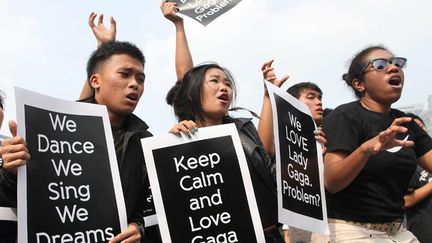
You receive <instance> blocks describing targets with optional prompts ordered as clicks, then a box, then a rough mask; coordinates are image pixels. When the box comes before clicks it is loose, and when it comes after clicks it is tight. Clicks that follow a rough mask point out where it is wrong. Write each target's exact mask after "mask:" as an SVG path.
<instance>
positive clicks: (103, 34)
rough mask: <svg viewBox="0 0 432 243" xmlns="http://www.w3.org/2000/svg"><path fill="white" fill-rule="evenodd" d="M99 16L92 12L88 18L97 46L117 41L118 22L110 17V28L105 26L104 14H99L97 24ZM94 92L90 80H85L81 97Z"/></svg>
mask: <svg viewBox="0 0 432 243" xmlns="http://www.w3.org/2000/svg"><path fill="white" fill-rule="evenodd" d="M96 17H97V13H95V12H91V13H90V16H89V19H88V25H89V26H90V29H91V30H92V32H93V34H94V36H95V38H96V41H97V47H98V48H99V47H100V46H101V45H102V44H104V43H107V42H110V41H115V39H116V34H117V23H116V21H115V20H114V18H113V17H110V23H111V26H110V28H107V27H105V25H104V23H103V18H104V16H103V14H101V15H99V18H98V23H97V24H95V19H96ZM92 94H93V90H92V88H91V87H90V84H89V82H88V81H87V80H86V81H85V82H84V86H83V88H82V90H81V94H80V97H79V98H80V99H85V98H88V97H90V96H91V95H92Z"/></svg>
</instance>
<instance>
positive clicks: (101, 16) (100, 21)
mask: <svg viewBox="0 0 432 243" xmlns="http://www.w3.org/2000/svg"><path fill="white" fill-rule="evenodd" d="M103 16H104V15H103V14H101V15H99V18H98V25H103Z"/></svg>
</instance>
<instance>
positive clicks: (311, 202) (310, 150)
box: [266, 82, 328, 234]
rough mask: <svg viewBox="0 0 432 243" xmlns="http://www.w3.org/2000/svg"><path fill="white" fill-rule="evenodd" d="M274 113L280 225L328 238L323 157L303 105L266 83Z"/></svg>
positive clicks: (309, 117) (308, 115)
mask: <svg viewBox="0 0 432 243" xmlns="http://www.w3.org/2000/svg"><path fill="white" fill-rule="evenodd" d="M266 86H267V89H268V91H269V95H270V101H271V105H272V112H273V130H274V131H273V134H275V145H276V146H275V150H276V181H277V185H278V215H279V222H281V223H284V224H288V225H292V226H294V227H297V228H301V229H305V230H309V231H312V232H318V233H323V234H328V226H327V210H326V208H327V207H326V202H325V191H324V178H323V156H322V149H321V145H320V144H319V143H318V142H317V141H316V139H315V135H314V131H315V130H316V129H317V128H316V125H315V122H314V120H313V118H312V116H311V114H310V111H309V108H308V106H307V105H306V104H304V103H302V102H300V101H299V100H297V99H296V98H294V97H293V96H291V95H290V94H288V93H286V91H285V90H282V89H280V88H278V87H276V86H275V85H273V84H271V83H269V82H266Z"/></svg>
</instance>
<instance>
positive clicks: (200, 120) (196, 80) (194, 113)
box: [161, 1, 283, 243]
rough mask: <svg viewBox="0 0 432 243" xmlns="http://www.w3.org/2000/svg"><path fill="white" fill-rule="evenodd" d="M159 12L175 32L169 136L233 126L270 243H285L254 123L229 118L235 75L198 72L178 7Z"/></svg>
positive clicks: (204, 68)
mask: <svg viewBox="0 0 432 243" xmlns="http://www.w3.org/2000/svg"><path fill="white" fill-rule="evenodd" d="M161 10H162V13H163V15H164V16H165V17H166V18H167V19H168V20H170V21H171V22H173V23H174V25H175V28H176V54H175V60H176V61H175V67H176V75H177V82H176V83H175V85H174V86H173V87H172V88H171V90H170V91H169V92H168V94H167V97H166V101H167V103H168V104H169V105H171V106H172V107H173V109H174V113H175V115H176V117H177V120H178V121H179V123H177V124H176V125H175V126H174V127H173V128H172V129H171V130H170V132H171V133H174V134H189V133H194V132H195V131H196V129H198V128H200V127H207V126H213V125H221V124H227V123H234V124H235V125H236V127H237V131H238V132H239V135H240V140H241V142H242V146H243V150H244V152H245V155H246V159H247V163H248V167H249V172H250V176H251V180H252V184H253V188H254V192H255V196H256V200H257V205H258V211H259V214H260V218H261V223H262V227H263V231H264V235H265V238H266V242H268V243H282V242H283V239H282V237H281V234H280V233H279V230H278V222H277V203H276V181H275V164H274V161H272V160H271V158H270V156H269V155H268V154H267V153H266V151H265V150H264V147H263V145H262V142H261V139H260V138H259V136H258V133H257V130H256V128H255V126H254V125H253V123H252V122H251V119H246V118H233V117H231V116H229V115H228V110H229V108H230V106H231V104H232V101H233V100H234V98H235V96H236V88H235V82H234V79H233V77H232V75H231V73H230V72H229V71H228V70H227V69H226V68H223V67H221V66H220V65H218V64H216V63H205V64H201V65H197V66H195V67H194V66H193V61H192V56H191V54H190V50H189V47H188V43H187V39H186V34H185V30H184V24H183V20H182V18H181V17H180V16H178V15H177V11H178V10H177V8H176V4H175V3H172V2H166V1H163V2H162V3H161Z"/></svg>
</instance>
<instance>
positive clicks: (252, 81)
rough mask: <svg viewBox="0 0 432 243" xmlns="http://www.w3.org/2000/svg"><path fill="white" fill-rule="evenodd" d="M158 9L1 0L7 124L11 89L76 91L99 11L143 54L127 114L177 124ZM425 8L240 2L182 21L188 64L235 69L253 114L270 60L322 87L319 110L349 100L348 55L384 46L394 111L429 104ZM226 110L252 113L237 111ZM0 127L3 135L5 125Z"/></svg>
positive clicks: (169, 35)
mask: <svg viewBox="0 0 432 243" xmlns="http://www.w3.org/2000/svg"><path fill="white" fill-rule="evenodd" d="M194 1H195V0H194ZM202 1H208V0H202ZM159 5H160V1H159V0H140V1H138V0H127V1H114V0H104V1H102V0H74V1H66V0H56V1H53V0H38V1H33V0H19V1H16V0H0V33H1V37H0V90H2V91H3V92H4V93H5V95H6V114H5V121H7V120H10V119H15V117H16V114H15V102H14V94H13V92H14V91H13V87H14V86H18V87H22V88H26V89H29V90H32V91H35V92H38V93H41V94H45V95H49V96H53V97H56V98H61V99H65V100H71V101H73V100H76V99H77V98H78V97H79V94H80V92H81V88H82V86H83V83H84V82H85V77H86V72H85V66H86V62H87V59H88V57H89V55H90V53H91V52H92V51H93V50H94V49H95V48H96V40H95V39H94V37H93V34H92V32H91V30H90V28H89V27H88V25H87V20H88V16H89V14H90V12H92V11H95V12H96V13H103V14H104V15H105V16H106V20H105V23H106V24H108V23H109V21H108V19H107V17H108V16H114V17H115V19H116V20H117V39H118V40H121V41H130V42H133V43H135V44H136V45H137V46H138V47H139V48H140V49H141V50H142V51H143V52H144V55H145V56H146V66H145V73H146V82H145V90H144V95H143V97H142V98H141V101H140V104H139V105H138V107H137V109H136V110H135V114H136V115H137V116H139V117H140V118H142V119H143V120H144V121H146V123H147V124H148V125H149V126H150V131H151V132H152V133H153V134H155V135H157V134H164V133H166V132H167V131H168V130H169V129H170V128H171V127H172V126H173V125H174V124H175V122H176V119H175V117H174V114H173V111H172V109H171V107H170V106H168V105H167V104H166V102H165V96H166V93H167V92H168V90H169V89H170V87H171V86H172V85H173V84H174V83H175V81H176V76H175V67H174V48H175V39H174V34H175V32H174V30H175V29H174V25H173V24H172V23H171V22H169V21H168V20H166V19H165V18H164V17H163V16H162V14H161V12H160V9H159ZM431 11H432V2H431V1H427V0H411V1H401V0H381V1H376V0H362V1H354V0H307V1H305V0H292V1H289V0H265V1H264V0H242V2H240V3H239V4H238V5H237V6H236V7H235V8H233V9H232V10H230V11H229V12H227V13H226V14H224V15H222V16H221V17H219V18H218V19H216V20H215V21H214V22H212V23H210V24H209V25H208V26H206V27H203V26H202V25H200V24H199V23H197V22H195V21H194V20H191V19H189V18H187V17H184V19H185V26H186V31H187V36H188V40H189V45H190V49H191V52H192V56H193V58H194V63H195V64H199V63H202V62H206V61H215V62H217V63H219V64H220V65H222V66H224V67H226V68H228V69H229V70H230V71H231V72H232V73H233V74H234V77H235V81H236V83H237V87H238V96H237V101H236V106H239V107H245V108H248V109H250V110H253V111H255V112H257V113H259V112H260V109H261V104H262V96H263V80H262V73H261V69H260V67H261V65H262V63H264V62H265V61H267V60H270V59H275V63H274V66H275V71H276V74H277V75H279V76H282V75H285V74H288V75H290V79H289V80H288V81H287V82H286V83H285V84H284V85H283V88H284V89H286V88H287V87H289V86H290V85H292V84H295V83H297V82H303V81H311V82H315V83H317V84H318V85H319V86H320V87H321V89H322V91H323V92H324V96H323V104H324V107H329V108H334V107H336V106H337V105H340V104H342V103H346V102H349V101H352V100H354V99H355V97H354V95H353V92H352V91H351V90H350V89H349V88H348V87H347V86H346V85H345V83H344V82H343V81H342V79H341V76H342V74H343V73H344V72H346V70H347V68H348V64H349V61H350V60H351V58H352V57H353V56H354V55H355V54H356V53H357V52H358V51H360V50H361V49H363V48H365V47H367V46H369V45H373V44H383V45H384V46H386V47H388V48H389V49H390V50H391V51H392V52H393V53H395V54H396V55H398V56H403V57H406V58H408V63H407V68H406V69H405V87H404V91H403V94H402V97H401V99H400V100H399V101H398V102H397V103H396V104H394V107H398V106H399V107H400V106H406V105H411V104H423V105H424V108H427V96H428V95H431V94H432V84H431V83H430V81H432V77H431V76H430V74H429V68H431V65H430V64H429V63H428V60H429V58H430V56H431V54H432V45H431V44H430V43H432V28H431V23H432V15H431V14H430V13H431ZM233 115H234V116H247V117H250V114H249V113H244V112H240V113H235V114H233ZM255 123H256V119H255ZM0 133H2V134H9V132H8V129H7V125H6V123H5V124H3V127H2V129H1V131H0Z"/></svg>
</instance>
